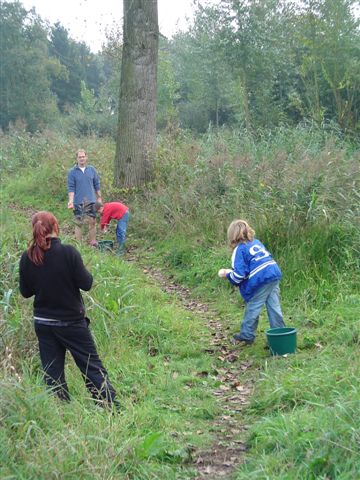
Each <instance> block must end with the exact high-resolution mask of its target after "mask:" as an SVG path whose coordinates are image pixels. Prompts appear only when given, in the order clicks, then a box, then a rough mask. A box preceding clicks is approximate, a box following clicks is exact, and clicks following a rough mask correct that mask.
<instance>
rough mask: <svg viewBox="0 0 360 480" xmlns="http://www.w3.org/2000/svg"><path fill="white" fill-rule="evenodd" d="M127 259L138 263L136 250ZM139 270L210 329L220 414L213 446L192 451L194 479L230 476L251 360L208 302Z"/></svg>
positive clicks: (237, 459) (238, 453)
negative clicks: (244, 356) (243, 356)
mask: <svg viewBox="0 0 360 480" xmlns="http://www.w3.org/2000/svg"><path fill="white" fill-rule="evenodd" d="M126 260H127V261H130V262H131V261H136V262H137V263H138V261H139V259H138V257H137V255H136V250H131V251H128V253H127V255H126ZM142 269H143V272H144V273H145V274H146V275H148V276H149V277H150V278H152V279H153V280H154V281H155V282H156V283H157V284H158V285H160V287H161V288H162V290H164V291H165V292H167V293H169V294H174V295H176V297H177V298H178V299H179V300H180V302H181V303H182V305H183V307H184V308H186V309H188V310H191V311H192V312H194V313H196V314H197V315H200V316H201V317H202V318H203V319H204V321H205V322H206V323H207V325H208V327H209V329H210V331H211V341H210V343H209V345H208V348H206V349H205V352H206V353H208V354H209V355H211V356H213V357H214V364H216V367H215V371H216V376H217V380H218V381H219V382H220V385H219V387H218V388H216V389H215V390H213V395H214V396H215V397H216V400H217V402H219V407H220V410H221V411H222V412H223V413H222V414H221V415H220V416H219V417H217V418H216V419H215V420H213V421H212V425H211V431H212V433H213V436H214V443H213V445H212V446H211V447H210V448H209V449H207V450H198V451H195V452H193V460H194V464H195V467H196V469H197V471H198V475H197V477H196V478H197V479H199V480H200V479H204V478H206V479H211V480H215V479H219V478H224V479H230V478H231V477H232V474H233V473H234V471H235V468H236V467H237V466H238V465H239V464H240V463H241V462H242V461H243V458H244V451H245V450H246V445H245V437H246V430H247V426H246V425H244V424H243V420H242V413H243V412H244V409H245V408H246V406H247V405H248V403H249V398H250V396H251V393H252V390H253V384H252V383H251V381H249V376H250V375H247V373H250V369H252V368H253V366H252V364H251V362H250V361H240V360H239V348H240V347H239V346H237V345H232V344H231V343H230V342H229V338H230V337H231V335H230V333H229V332H228V327H227V326H226V325H224V324H222V323H221V322H220V321H219V320H218V319H217V315H216V312H214V311H212V310H211V309H210V308H209V307H208V305H205V304H203V303H199V302H197V301H196V300H194V299H193V298H192V297H191V290H190V289H187V288H184V287H182V286H181V285H177V284H176V283H174V282H172V281H171V280H169V278H167V277H166V276H165V275H164V274H163V273H162V272H161V271H160V270H157V269H155V268H152V267H148V266H146V267H145V266H143V267H142ZM245 348H246V347H245ZM247 371H248V372H247ZM199 375H203V376H207V375H208V372H200V373H199Z"/></svg>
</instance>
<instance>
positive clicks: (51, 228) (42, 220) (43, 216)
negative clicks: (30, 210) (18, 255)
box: [27, 212, 59, 265]
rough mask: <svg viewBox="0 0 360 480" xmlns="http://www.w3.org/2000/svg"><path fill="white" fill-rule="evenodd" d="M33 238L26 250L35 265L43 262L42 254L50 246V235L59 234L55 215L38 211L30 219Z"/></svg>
mask: <svg viewBox="0 0 360 480" xmlns="http://www.w3.org/2000/svg"><path fill="white" fill-rule="evenodd" d="M31 223H32V234H33V238H32V239H31V240H30V243H29V248H28V250H27V253H28V257H29V258H30V260H31V261H32V262H33V263H35V265H42V264H43V263H44V254H45V252H46V250H49V248H50V246H51V235H53V234H55V235H58V234H59V224H58V221H57V219H56V217H55V216H54V215H53V214H52V213H50V212H38V213H35V215H33V217H32V220H31Z"/></svg>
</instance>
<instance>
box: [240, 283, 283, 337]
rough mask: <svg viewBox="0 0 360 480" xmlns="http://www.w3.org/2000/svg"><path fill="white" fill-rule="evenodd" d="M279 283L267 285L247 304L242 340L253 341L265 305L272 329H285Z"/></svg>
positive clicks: (242, 327)
mask: <svg viewBox="0 0 360 480" xmlns="http://www.w3.org/2000/svg"><path fill="white" fill-rule="evenodd" d="M279 295H280V288H279V282H278V281H276V282H271V283H267V284H266V285H264V286H263V287H261V288H260V289H259V290H257V292H256V293H255V295H254V296H253V297H252V299H251V300H249V301H248V302H247V303H246V304H245V314H244V318H243V321H242V324H241V329H240V337H241V339H242V340H249V341H253V340H254V339H255V333H256V329H257V326H258V323H259V316H260V313H261V310H262V307H263V305H264V304H265V306H266V311H267V314H268V317H269V322H270V328H276V327H285V323H284V319H283V316H282V313H281V307H280V297H279Z"/></svg>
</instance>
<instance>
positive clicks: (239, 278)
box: [226, 238, 282, 302]
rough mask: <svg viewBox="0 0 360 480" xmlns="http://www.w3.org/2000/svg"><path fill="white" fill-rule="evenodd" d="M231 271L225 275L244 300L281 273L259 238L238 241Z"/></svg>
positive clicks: (278, 278)
mask: <svg viewBox="0 0 360 480" xmlns="http://www.w3.org/2000/svg"><path fill="white" fill-rule="evenodd" d="M231 266H232V269H233V270H232V272H230V273H228V274H227V275H226V277H227V278H228V280H229V281H230V282H231V283H232V284H233V285H237V286H238V287H239V289H240V293H241V295H242V297H243V298H244V300H245V302H248V301H249V300H251V298H252V297H253V296H254V294H255V292H256V291H257V290H258V289H259V288H261V287H262V286H263V285H265V284H266V283H270V282H275V281H276V280H280V278H281V276H282V274H281V270H280V268H279V266H278V264H277V263H276V262H275V260H274V259H273V258H272V256H271V254H270V253H269V252H268V251H267V250H266V248H265V247H264V245H263V244H262V243H261V242H259V240H256V238H254V240H253V241H252V242H247V243H239V245H238V246H237V247H236V248H235V249H234V251H233V254H232V258H231Z"/></svg>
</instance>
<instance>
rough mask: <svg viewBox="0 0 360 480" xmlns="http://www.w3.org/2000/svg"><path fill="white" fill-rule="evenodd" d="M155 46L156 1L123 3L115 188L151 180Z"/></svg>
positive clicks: (156, 30)
mask: <svg viewBox="0 0 360 480" xmlns="http://www.w3.org/2000/svg"><path fill="white" fill-rule="evenodd" d="M158 44H159V26H158V12H157V0H124V44H123V53H122V64H121V82H120V103H119V121H118V135H117V141H116V154H115V170H114V183H115V185H116V186H118V187H133V186H140V185H144V184H145V183H146V182H148V181H149V180H150V179H151V174H152V158H153V154H154V151H155V146H156V94H157V63H158Z"/></svg>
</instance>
